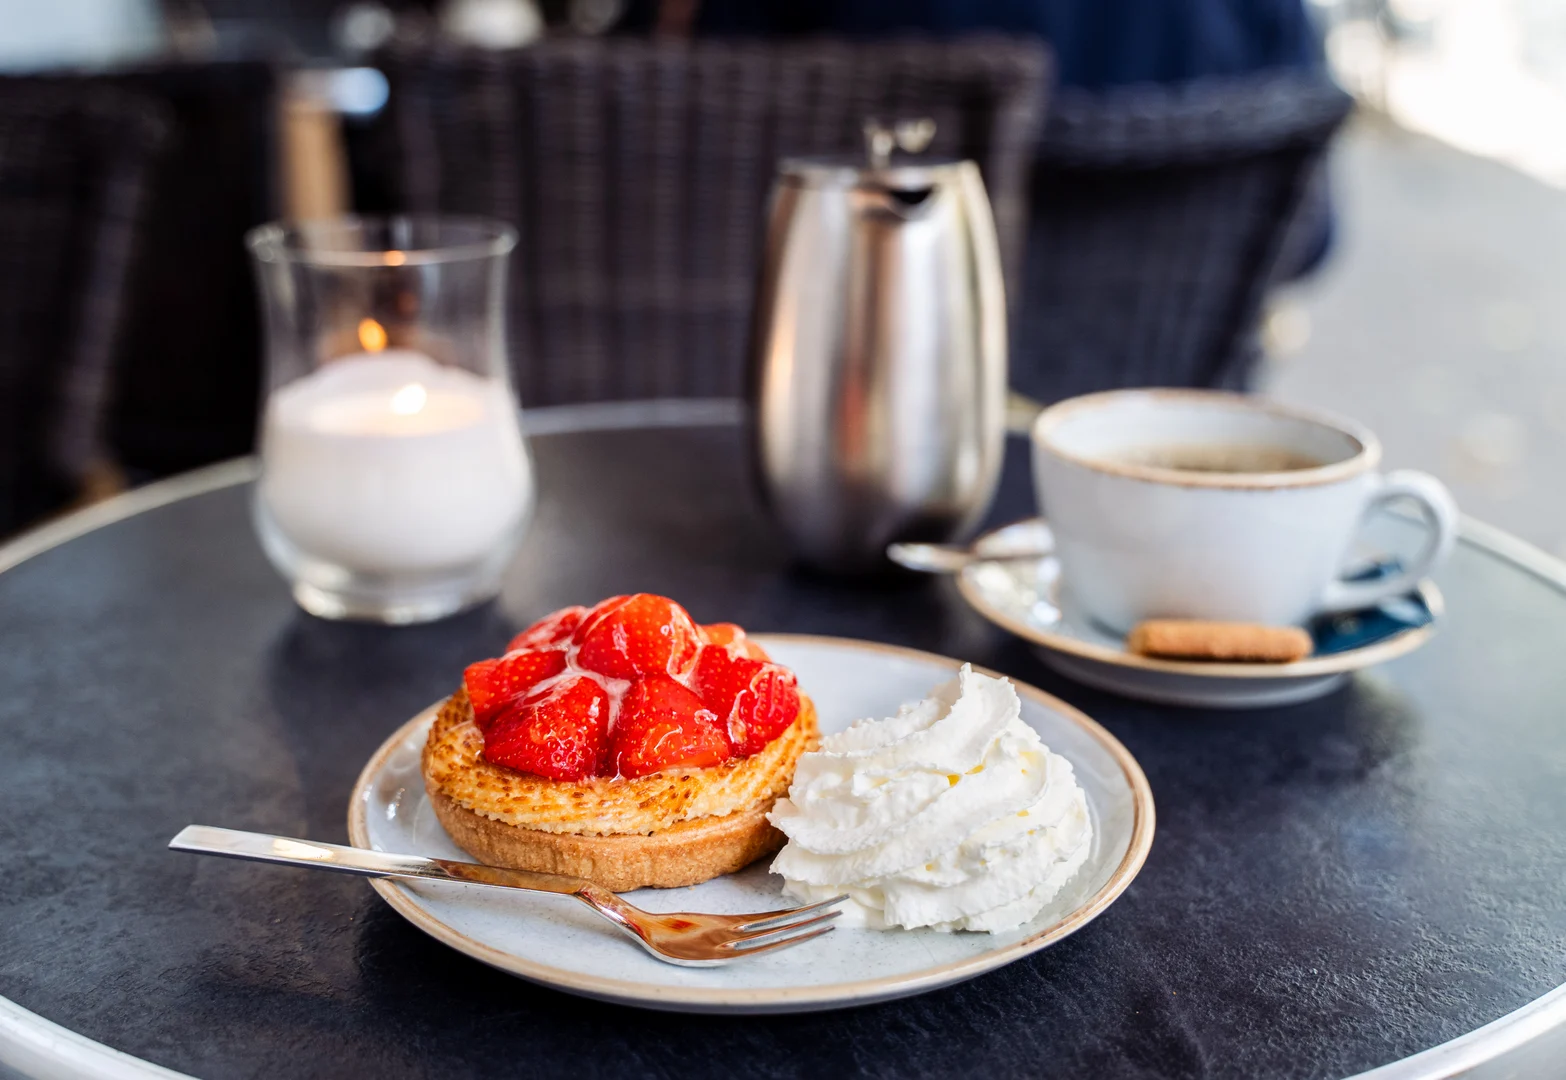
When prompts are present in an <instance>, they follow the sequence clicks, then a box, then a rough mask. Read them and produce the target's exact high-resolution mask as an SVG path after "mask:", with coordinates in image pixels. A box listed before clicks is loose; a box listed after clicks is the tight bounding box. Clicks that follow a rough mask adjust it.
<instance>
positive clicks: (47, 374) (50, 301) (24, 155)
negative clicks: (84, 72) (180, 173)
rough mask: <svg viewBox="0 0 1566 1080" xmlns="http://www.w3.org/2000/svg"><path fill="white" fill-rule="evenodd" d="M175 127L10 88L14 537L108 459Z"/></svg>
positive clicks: (129, 106)
mask: <svg viewBox="0 0 1566 1080" xmlns="http://www.w3.org/2000/svg"><path fill="white" fill-rule="evenodd" d="M163 131H164V124H163V121H162V119H161V118H160V117H159V115H158V113H157V111H156V109H155V108H153V107H152V106H150V105H149V104H147V103H146V102H142V101H138V100H137V99H135V98H130V97H127V96H125V95H111V94H106V93H104V92H102V91H94V90H91V89H88V88H85V87H77V88H75V89H74V90H72V89H66V88H63V87H59V86H51V85H46V84H42V83H38V82H35V81H32V80H26V79H5V80H0V534H4V533H8V532H11V531H13V530H15V529H17V528H19V527H21V526H23V525H25V524H27V523H29V522H30V521H32V520H34V519H36V518H38V517H40V516H42V515H44V514H48V513H50V512H53V511H56V510H58V509H60V508H62V507H63V506H64V505H65V504H67V503H68V502H70V501H71V500H72V499H74V498H75V497H76V496H77V495H78V494H79V492H80V489H81V485H82V482H83V480H84V479H85V477H86V474H87V471H88V470H89V469H90V468H91V467H93V466H95V465H96V464H97V463H98V462H100V461H102V460H105V459H106V457H107V455H106V451H105V446H104V427H105V424H104V418H105V408H106V403H107V401H108V395H109V390H110V379H111V371H112V354H113V349H114V345H115V340H116V335H117V334H118V332H119V330H120V329H121V327H122V326H123V316H124V313H125V310H126V303H125V295H126V285H127V273H128V267H129V264H130V258H131V251H132V247H133V242H134V239H135V237H136V234H137V227H138V223H139V220H140V218H141V216H142V214H141V211H142V207H143V204H144V202H145V200H144V198H143V191H144V188H145V181H146V176H147V172H148V169H149V166H150V165H151V163H152V161H153V160H154V156H155V155H156V153H157V152H158V147H159V143H160V140H161V139H162V136H163Z"/></svg>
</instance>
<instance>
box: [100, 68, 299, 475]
mask: <svg viewBox="0 0 1566 1080" xmlns="http://www.w3.org/2000/svg"><path fill="white" fill-rule="evenodd" d="M87 81H88V82H90V83H93V84H95V85H96V84H101V85H105V86H107V87H110V88H112V89H113V90H115V91H116V92H119V93H127V92H128V93H133V94H136V95H138V96H142V97H145V98H148V99H151V100H154V101H156V102H157V103H158V104H159V106H160V107H161V108H163V109H164V110H165V112H166V113H167V115H168V116H169V118H170V126H171V133H170V138H169V140H168V142H169V146H168V150H167V152H166V153H165V154H164V155H163V156H162V159H161V161H160V162H159V165H158V167H157V169H156V170H155V172H154V173H153V175H152V177H151V178H150V179H149V181H148V206H147V222H146V226H145V233H146V236H147V242H146V243H145V244H143V245H142V250H141V252H140V253H139V255H138V257H137V260H136V267H135V272H134V274H133V280H132V285H131V293H130V298H129V301H128V303H129V311H128V312H127V315H126V322H125V326H124V331H123V333H122V334H121V337H120V347H119V350H118V356H117V359H116V363H117V365H118V366H119V374H118V376H117V379H116V382H117V389H116V394H115V398H114V402H113V404H112V406H111V414H110V425H109V437H110V442H111V445H112V447H113V449H114V452H115V455H116V457H117V458H118V459H119V461H120V462H121V463H122V464H123V465H125V466H126V468H127V469H128V470H129V471H130V472H131V474H132V475H133V476H135V477H149V476H161V475H166V474H168V473H173V472H179V471H182V470H184V469H190V468H194V467H195V466H197V465H204V464H206V463H208V462H211V461H217V460H220V459H222V458H227V457H233V456H234V455H237V454H244V453H248V452H249V451H250V448H251V446H252V444H253V442H254V439H255V425H256V416H257V408H256V395H257V393H258V391H259V388H260V386H261V373H260V365H261V329H260V315H259V312H258V310H257V305H256V294H255V283H254V279H253V278H252V276H251V271H250V263H249V256H248V255H247V253H246V251H245V245H244V235H245V231H246V230H247V229H249V228H251V227H252V226H254V225H259V224H261V223H262V222H265V221H268V220H270V219H272V218H273V217H275V216H277V212H278V204H279V199H278V191H277V187H278V182H277V180H278V169H277V140H276V124H277V115H278V76H277V72H276V70H275V68H274V66H273V65H271V64H270V63H266V62H263V61H252V60H235V61H223V62H200V63H195V62H192V63H170V64H162V65H158V66H154V67H149V68H145V69H140V70H134V71H125V72H121V73H117V74H114V75H110V76H102V77H92V78H89V79H88V80H87Z"/></svg>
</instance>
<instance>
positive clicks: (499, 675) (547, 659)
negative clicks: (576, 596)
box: [462, 649, 566, 731]
mask: <svg viewBox="0 0 1566 1080" xmlns="http://www.w3.org/2000/svg"><path fill="white" fill-rule="evenodd" d="M565 666H566V654H565V650H564V649H548V650H544V651H541V652H508V653H507V654H506V655H505V656H502V657H500V658H499V659H496V660H480V661H479V662H478V663H476V664H469V665H468V667H467V670H465V671H464V672H463V673H462V684H463V686H465V687H467V690H468V701H469V702H470V703H472V705H473V718H474V720H476V721H477V722H478V726H479V730H480V731H486V730H488V728H489V725H490V723H491V722H492V721H493V720H494V719H495V717H496V716H497V715H498V714H499V713H500V712H501V710H502V709H504V708H505V707H506V706H507V705H510V704H511V703H512V702H513V701H515V700H516V699H517V698H519V697H521V696H522V695H523V694H525V693H527V691H529V690H530V689H532V688H533V686H534V685H535V684H537V683H538V682H540V681H542V680H544V679H547V678H549V677H550V676H552V675H558V674H560V673H561V672H562V671H564V670H565Z"/></svg>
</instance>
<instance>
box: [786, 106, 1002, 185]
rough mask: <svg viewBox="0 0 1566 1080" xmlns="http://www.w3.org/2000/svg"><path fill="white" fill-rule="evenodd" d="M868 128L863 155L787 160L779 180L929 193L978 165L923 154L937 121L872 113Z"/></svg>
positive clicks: (865, 123)
mask: <svg viewBox="0 0 1566 1080" xmlns="http://www.w3.org/2000/svg"><path fill="white" fill-rule="evenodd" d="M863 131H864V137H865V152H864V155H863V156H862V157H854V156H851V155H847V154H840V155H830V156H824V157H793V158H785V159H784V160H783V162H782V164H781V165H779V166H778V174H779V177H780V179H782V180H783V181H784V182H785V183H794V184H798V185H800V186H801V187H809V188H866V187H870V188H880V189H883V190H886V191H892V192H906V191H923V192H929V191H930V190H931V189H933V188H935V187H936V186H938V185H940V184H942V183H945V182H947V181H950V180H952V179H954V178H955V177H956V176H957V174H958V173H960V172H961V171H962V170H964V169H965V168H968V169H971V168H975V166H974V165H973V164H972V163H971V162H967V161H959V160H955V159H951V158H933V159H932V158H926V157H922V156H921V155H922V154H923V153H924V150H925V149H926V148H927V147H928V146H929V145H930V141H931V140H932V139H934V138H935V121H934V120H931V119H930V118H929V117H914V118H912V119H903V120H895V121H891V122H884V121H882V120H880V119H878V118H876V117H869V118H867V119H866V120H865V122H864V125H863Z"/></svg>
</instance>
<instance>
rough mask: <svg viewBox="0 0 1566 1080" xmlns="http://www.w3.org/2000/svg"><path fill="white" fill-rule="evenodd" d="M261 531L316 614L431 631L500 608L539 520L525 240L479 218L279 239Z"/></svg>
mask: <svg viewBox="0 0 1566 1080" xmlns="http://www.w3.org/2000/svg"><path fill="white" fill-rule="evenodd" d="M247 243H248V246H249V248H250V252H251V254H252V256H253V257H254V259H255V264H256V269H257V278H258V280H259V284H260V289H261V304H262V310H263V317H264V322H265V326H266V383H265V395H264V400H263V406H262V419H261V436H260V456H261V478H260V481H259V483H258V484H257V486H256V496H255V505H254V512H255V522H256V529H257V531H258V532H259V534H260V537H261V544H262V547H264V548H265V549H266V553H267V556H268V557H269V558H270V559H271V560H272V563H273V564H274V565H275V566H276V567H277V568H278V570H279V571H281V572H282V574H283V576H284V577H285V578H287V579H288V581H289V582H290V584H291V585H292V587H293V593H294V598H295V599H296V600H297V601H298V602H299V605H300V606H301V607H303V608H304V609H305V610H306V611H309V612H311V613H312V614H315V615H319V616H322V617H324V618H329V619H366V620H372V621H378V622H386V623H412V622H425V621H428V620H430V619H437V618H440V617H441V616H443V615H449V614H451V613H452V612H454V611H457V610H459V609H461V608H464V607H467V606H469V605H471V604H474V603H477V602H479V601H482V600H485V599H488V598H489V597H491V596H493V595H494V594H495V593H496V592H497V591H498V589H499V584H500V576H501V573H502V572H503V571H504V569H505V567H506V565H507V564H508V563H509V562H510V560H511V558H512V556H513V555H514V554H515V553H516V549H517V546H518V544H519V543H520V541H521V538H522V534H523V532H524V530H525V528H526V526H527V522H528V520H529V518H530V516H531V514H532V509H533V503H534V487H533V468H532V462H531V459H530V458H529V455H528V451H527V445H526V443H525V441H524V440H523V436H522V428H521V424H520V422H519V417H518V411H517V402H516V398H515V395H514V394H513V392H512V389H511V383H510V375H509V371H508V365H507V363H506V334H505V305H504V299H503V298H504V295H505V275H506V260H507V257H508V256H509V255H510V252H511V249H512V248H513V247H514V246H515V245H516V233H515V232H514V231H513V230H512V229H510V228H509V227H507V226H505V225H502V224H500V223H498V222H489V221H483V220H479V219H463V218H435V217H394V218H386V219H371V218H357V219H339V220H331V221H321V222H308V223H304V224H299V225H282V224H271V225H263V226H261V227H260V228H257V229H255V230H253V231H252V232H251V233H250V235H249V236H248V238H247Z"/></svg>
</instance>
